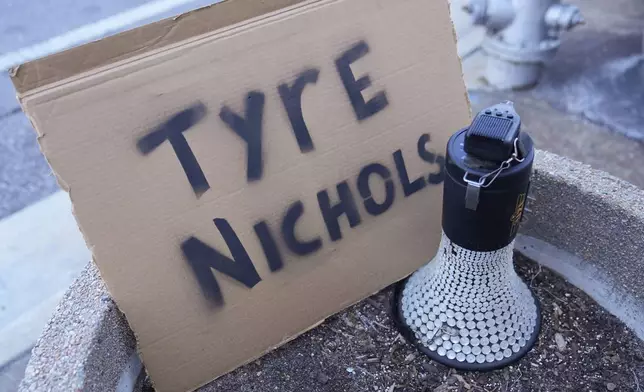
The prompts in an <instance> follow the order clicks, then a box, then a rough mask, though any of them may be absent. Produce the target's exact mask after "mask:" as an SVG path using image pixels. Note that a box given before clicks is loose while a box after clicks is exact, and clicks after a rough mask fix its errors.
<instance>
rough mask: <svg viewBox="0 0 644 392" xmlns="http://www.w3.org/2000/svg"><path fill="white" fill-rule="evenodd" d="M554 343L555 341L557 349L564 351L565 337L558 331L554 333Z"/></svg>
mask: <svg viewBox="0 0 644 392" xmlns="http://www.w3.org/2000/svg"><path fill="white" fill-rule="evenodd" d="M555 343H557V349H558V350H559V351H564V350H565V349H566V339H565V338H564V337H563V335H562V334H560V333H558V332H557V333H556V334H555Z"/></svg>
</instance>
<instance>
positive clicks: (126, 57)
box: [12, 0, 346, 97]
mask: <svg viewBox="0 0 644 392" xmlns="http://www.w3.org/2000/svg"><path fill="white" fill-rule="evenodd" d="M235 1H238V0H225V1H223V2H220V3H216V4H211V5H209V6H207V7H204V8H200V9H198V10H194V11H190V12H187V13H184V14H181V15H179V16H178V17H175V18H177V19H176V20H175V19H174V18H169V19H166V20H163V21H160V22H157V23H161V22H167V21H168V20H172V21H173V22H174V23H173V24H172V25H171V26H170V30H169V31H167V32H166V33H164V34H163V38H165V37H167V36H168V35H169V33H170V32H172V31H174V30H176V29H178V28H180V27H181V24H182V23H184V21H185V23H188V22H191V21H189V20H188V19H187V17H188V16H190V15H193V14H196V13H198V12H203V11H204V10H207V9H210V8H216V7H217V6H219V5H220V4H223V3H227V2H235ZM295 1H297V3H295V4H293V5H290V6H287V7H285V8H281V9H278V10H275V11H271V12H268V13H265V14H260V15H256V16H253V17H252V18H250V19H245V20H242V21H239V22H236V23H233V24H229V25H227V26H224V27H221V28H219V29H216V30H212V31H208V32H205V33H202V34H200V35H197V36H192V37H189V38H186V39H184V40H180V41H177V42H170V43H168V44H163V43H161V44H160V45H159V47H157V48H155V47H154V45H153V44H147V45H145V47H143V48H137V49H136V50H134V51H132V52H127V53H124V54H119V55H118V56H116V58H120V60H116V61H113V60H114V59H112V58H108V59H106V60H104V61H103V62H104V63H106V64H103V65H96V66H95V67H93V68H91V69H87V70H83V71H80V72H78V73H76V74H74V75H70V76H68V77H67V78H64V79H60V80H56V81H54V82H46V83H45V84H42V85H37V86H36V87H32V88H29V89H26V90H22V89H21V88H20V85H19V82H18V80H17V79H19V78H20V77H21V76H22V77H23V78H24V74H23V75H21V72H23V73H26V72H27V71H25V65H29V66H31V67H34V70H35V73H36V74H37V75H39V74H40V64H41V62H44V61H43V60H46V59H47V57H46V58H44V59H41V60H35V61H33V62H30V63H26V64H22V65H19V66H17V67H15V75H14V76H12V80H13V81H14V87H15V88H16V90H17V91H18V94H19V95H20V96H23V97H29V96H32V95H33V96H37V95H38V94H39V93H40V92H48V91H50V90H52V89H54V88H58V87H62V86H65V85H67V84H71V83H74V82H76V81H81V80H83V79H88V78H92V77H95V76H97V75H100V74H102V73H106V72H109V71H110V70H113V69H118V68H122V67H123V66H125V65H128V64H132V63H138V62H140V61H142V60H144V59H146V58H150V57H155V56H157V55H160V54H163V53H166V52H172V51H173V50H174V49H178V50H186V49H189V46H191V45H195V46H200V45H202V44H204V43H206V42H205V41H208V42H209V41H210V40H211V39H212V40H216V39H225V38H226V37H228V36H229V35H235V34H240V33H243V32H244V31H246V30H248V29H253V28H255V27H257V26H258V25H262V24H267V23H270V22H267V21H268V20H271V19H275V20H274V22H275V23H280V22H281V21H282V20H284V19H283V18H282V16H283V15H284V14H285V13H289V12H294V11H297V10H298V9H299V13H302V12H309V11H310V9H313V8H312V7H313V6H316V4H317V6H318V7H319V6H324V5H325V4H326V3H332V2H338V1H346V0H295ZM318 3H322V4H318ZM296 15H297V14H296ZM143 27H145V26H143ZM139 29H140V28H139ZM135 30H137V29H135ZM135 30H131V31H135ZM109 39H110V37H107V38H103V39H101V40H98V41H95V42H93V43H94V44H99V43H101V42H105V41H107V40H109ZM163 41H164V39H160V40H159V42H163ZM90 44H92V43H90ZM83 46H86V45H83ZM80 48H82V46H81V47H80ZM150 48H151V49H150ZM72 49H74V48H72ZM147 49H150V50H149V52H146V53H141V54H139V55H137V54H136V53H140V52H144V51H146V50H147ZM63 53H64V52H63ZM36 79H37V80H40V79H41V78H40V77H39V76H37V77H36Z"/></svg>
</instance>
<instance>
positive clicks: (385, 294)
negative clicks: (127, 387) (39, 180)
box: [144, 255, 644, 392]
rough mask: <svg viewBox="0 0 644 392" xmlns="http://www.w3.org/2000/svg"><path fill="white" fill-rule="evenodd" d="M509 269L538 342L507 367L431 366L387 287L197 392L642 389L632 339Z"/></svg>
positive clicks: (529, 270) (601, 316)
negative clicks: (530, 294)
mask: <svg viewBox="0 0 644 392" xmlns="http://www.w3.org/2000/svg"><path fill="white" fill-rule="evenodd" d="M515 265H516V269H517V272H518V273H519V274H520V275H521V276H522V277H523V279H524V280H525V281H526V282H527V283H528V284H529V285H530V286H531V288H532V289H533V290H534V292H535V294H536V295H537V297H538V298H539V301H540V302H541V307H542V329H541V334H540V336H539V340H538V341H537V343H536V345H535V346H534V348H533V349H532V350H531V351H530V352H529V353H528V354H527V355H526V356H525V357H524V358H523V359H521V360H520V361H519V362H518V363H516V364H515V365H512V366H509V367H506V368H504V369H501V370H495V371H491V372H485V373H479V372H461V371H455V370H453V369H450V368H447V367H445V366H443V365H441V364H439V363H437V362H433V361H431V360H430V359H429V358H427V357H425V356H424V355H423V354H421V353H420V352H419V351H417V350H416V349H415V348H414V347H412V346H411V345H409V344H408V343H407V342H406V341H405V340H404V339H403V338H402V336H400V335H399V333H398V331H397V330H396V328H395V327H394V325H393V323H392V320H391V318H390V316H389V309H390V298H391V295H392V292H393V290H392V289H391V288H389V289H386V290H384V291H382V292H380V293H378V294H376V295H374V296H372V297H370V298H368V299H366V300H365V301H362V302H360V303H359V304H357V305H355V306H352V307H351V308H349V309H347V310H345V311H344V312H342V313H339V314H338V315H336V316H333V317H331V318H329V319H328V320H327V321H326V322H325V323H324V324H322V325H321V326H319V327H318V328H315V329H314V330H312V331H310V332H308V333H306V334H304V335H302V336H301V337H299V338H298V339H296V340H294V341H292V342H290V343H288V344H286V345H284V346H282V347H281V348H279V349H277V350H275V351H273V352H271V353H269V354H267V355H266V356H264V357H263V358H261V359H259V360H257V361H255V362H253V363H250V364H248V365H246V366H244V367H241V368H239V369H237V370H236V371H234V372H232V373H229V374H227V375H225V376H223V377H221V378H219V379H218V380H216V381H214V382H212V383H210V384H208V385H207V386H205V387H203V388H202V389H201V391H213V392H214V391H217V392H233V391H240V392H250V391H258V392H259V391H262V392H264V391H267V392H268V391H279V392H290V391H293V392H295V391H297V392H300V391H325V392H326V391H329V392H340V391H351V392H356V391H365V392H366V391H383V392H402V391H414V392H415V391H419V392H425V391H427V392H448V391H459V392H463V391H472V392H479V391H480V392H492V391H494V392H506V391H507V392H510V391H516V392H518V391H525V392H532V391H535V392H536V391H543V392H545V391H580V392H582V391H583V392H586V391H636V392H643V391H644V344H643V343H642V342H641V341H640V340H639V339H638V338H637V337H636V336H635V335H634V334H633V332H631V331H630V330H629V329H628V328H627V327H626V326H625V325H624V324H623V323H622V322H620V321H619V320H618V319H617V318H615V317H614V316H612V315H611V314H609V313H608V312H607V311H605V310H604V309H603V308H601V307H600V306H599V305H597V304H596V303H595V302H594V301H593V300H592V299H591V298H589V297H588V296H587V295H586V294H585V293H583V292H582V291H581V290H579V289H577V288H575V287H574V286H572V285H570V284H569V283H567V282H566V281H565V280H564V279H562V278H561V277H559V276H558V275H556V274H555V273H553V272H551V271H550V270H547V269H546V268H542V267H540V266H539V265H537V264H535V263H534V262H532V261H529V260H526V259H525V258H523V257H522V256H518V255H517V256H516V257H515ZM640 384H641V386H640ZM144 390H145V389H144Z"/></svg>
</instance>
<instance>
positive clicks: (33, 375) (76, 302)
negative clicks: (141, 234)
mask: <svg viewBox="0 0 644 392" xmlns="http://www.w3.org/2000/svg"><path fill="white" fill-rule="evenodd" d="M531 193H532V195H533V196H534V197H535V198H536V200H535V201H532V202H530V203H529V205H528V207H529V208H530V209H531V210H532V212H531V213H529V214H528V215H527V218H528V220H527V222H525V223H524V224H523V227H522V234H521V235H520V236H519V238H518V239H517V242H516V248H517V250H519V251H520V252H522V253H524V254H525V255H526V256H528V257H529V258H531V259H533V260H535V261H537V262H539V263H541V264H543V265H544V266H546V267H549V268H551V269H553V270H554V271H556V272H558V273H560V274H561V275H563V276H564V277H565V278H566V279H568V280H569V281H570V282H571V283H572V284H574V285H576V286H577V287H579V288H581V289H582V290H584V291H586V292H587V293H588V294H589V295H590V296H591V297H593V298H594V299H595V300H596V301H597V302H598V303H599V304H600V305H602V306H603V307H605V308H606V309H607V310H608V311H610V312H611V313H613V314H614V315H616V316H617V317H619V318H620V319H621V320H622V321H623V322H624V323H625V324H626V325H628V326H629V327H630V328H632V329H633V330H634V331H635V333H636V334H637V335H638V336H639V337H640V339H644V316H642V315H644V288H643V286H642V285H641V283H640V279H641V278H640V277H641V270H642V267H643V266H644V257H643V256H642V254H643V253H644V191H642V190H640V189H639V188H637V187H635V186H633V185H631V184H629V183H626V182H624V181H621V180H619V179H617V178H615V177H612V176H610V175H608V174H606V173H604V172H600V171H596V170H593V169H591V168H590V167H588V166H585V165H582V164H580V163H578V162H575V161H571V160H569V159H566V158H562V157H559V156H557V155H554V154H550V153H547V152H543V151H540V152H538V154H537V159H536V164H535V174H534V177H533V183H532V191H531ZM140 372H141V362H140V361H139V358H138V355H137V354H136V343H135V338H134V334H133V333H132V331H131V330H130V328H129V326H128V324H127V322H126V320H125V318H124V316H123V315H122V314H121V312H120V311H119V310H118V308H117V307H116V305H115V303H114V302H113V301H112V299H111V297H110V295H109V293H108V292H107V289H106V287H105V285H104V283H103V281H102V280H101V278H100V275H99V273H98V270H97V268H96V266H95V264H94V263H89V264H88V266H87V267H86V268H85V270H84V271H83V273H82V274H81V276H80V277H79V278H78V280H77V281H76V282H75V283H74V284H73V285H72V286H71V287H70V289H69V290H68V291H67V293H66V294H65V296H64V298H63V300H62V302H61V303H60V304H59V306H58V308H57V310H56V312H55V314H54V316H53V318H52V319H51V320H50V322H49V323H48V325H47V326H46V327H45V330H44V331H43V334H42V336H41V337H40V339H39V340H38V342H37V344H36V346H35V348H34V349H33V353H32V357H31V360H30V362H29V365H28V367H27V370H26V372H25V378H24V380H23V381H22V383H21V385H20V389H19V390H20V391H108V390H109V391H112V390H116V391H119V392H121V391H123V392H125V391H128V392H129V391H132V390H133V388H135V383H136V379H137V377H138V375H139V374H140Z"/></svg>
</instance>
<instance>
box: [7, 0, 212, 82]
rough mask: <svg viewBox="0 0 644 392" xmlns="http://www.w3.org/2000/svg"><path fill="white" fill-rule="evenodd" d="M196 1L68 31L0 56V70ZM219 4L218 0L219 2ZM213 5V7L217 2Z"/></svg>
mask: <svg viewBox="0 0 644 392" xmlns="http://www.w3.org/2000/svg"><path fill="white" fill-rule="evenodd" d="M195 1H197V0H157V1H153V2H150V3H146V4H144V5H142V6H139V7H136V8H132V9H129V10H127V11H124V12H121V13H119V14H116V15H114V16H110V17H108V18H105V19H103V20H99V21H98V22H94V23H91V24H88V25H85V26H81V27H79V28H77V29H74V30H70V31H68V32H66V33H64V34H61V35H59V36H57V37H52V38H50V39H48V40H46V41H43V42H40V43H38V44H35V45H32V46H27V47H25V48H22V49H18V50H16V51H14V52H9V53H7V54H4V55H1V56H0V70H7V69H9V68H11V67H14V66H16V65H20V64H22V63H24V62H27V61H31V60H35V59H38V58H41V57H44V56H47V55H50V54H53V53H56V52H60V51H61V50H65V49H68V48H71V47H73V46H77V45H80V44H83V43H86V42H89V41H93V40H96V39H99V38H102V37H105V36H106V35H108V34H111V33H115V32H119V31H121V30H123V29H125V28H126V27H128V26H131V25H133V24H135V23H137V22H141V21H143V20H145V19H149V18H153V17H155V16H157V15H160V14H162V13H164V12H167V11H170V10H172V9H173V8H177V7H179V6H182V5H185V4H188V3H193V2H195ZM219 1H221V0H219ZM219 1H214V3H216V2H219Z"/></svg>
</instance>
